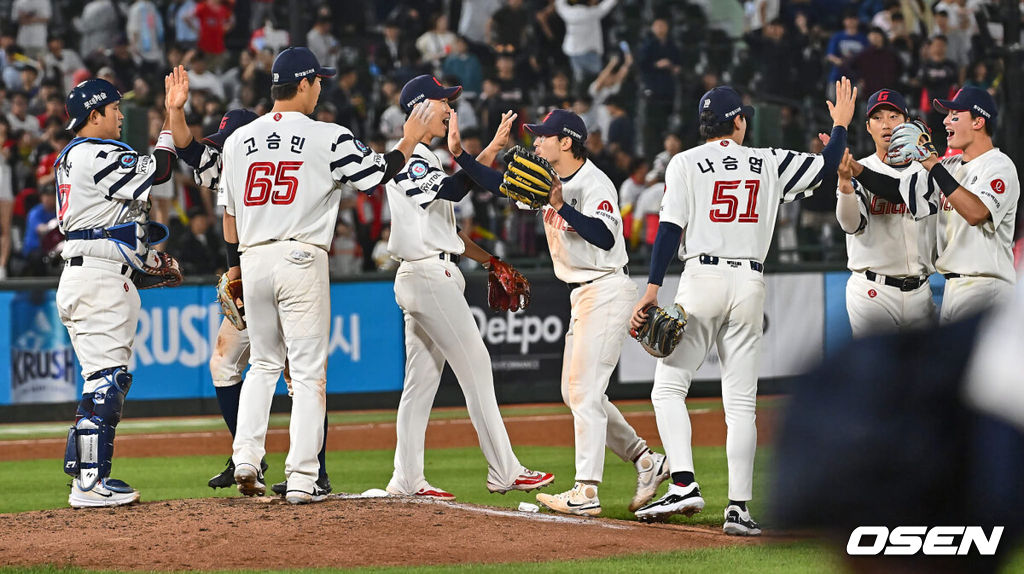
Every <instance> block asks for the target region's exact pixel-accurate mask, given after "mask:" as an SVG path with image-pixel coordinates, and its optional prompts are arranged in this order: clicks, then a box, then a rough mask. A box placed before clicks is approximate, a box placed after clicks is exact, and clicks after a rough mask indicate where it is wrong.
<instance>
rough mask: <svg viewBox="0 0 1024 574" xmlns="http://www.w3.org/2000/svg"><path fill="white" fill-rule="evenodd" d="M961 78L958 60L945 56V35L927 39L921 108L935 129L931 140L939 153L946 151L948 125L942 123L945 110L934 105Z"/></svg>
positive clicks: (949, 93)
mask: <svg viewBox="0 0 1024 574" xmlns="http://www.w3.org/2000/svg"><path fill="white" fill-rule="evenodd" d="M959 78H960V71H959V70H958V69H957V67H956V64H954V63H953V61H952V60H950V59H949V58H947V57H946V37H945V36H935V37H933V38H932V39H931V41H930V42H929V43H928V47H927V49H926V56H925V59H924V60H923V61H922V62H921V74H920V76H919V79H920V82H921V88H922V90H921V111H923V112H926V114H925V122H926V123H927V124H928V127H930V128H931V130H932V141H933V142H934V143H935V149H936V150H937V151H938V152H939V157H942V154H943V153H945V151H946V127H945V126H944V125H942V121H943V120H944V119H945V117H946V114H943V113H940V112H939V111H937V110H935V109H933V108H932V105H931V101H932V100H933V99H935V98H944V99H945V98H951V97H953V92H954V88H955V87H956V83H957V81H958V80H959Z"/></svg>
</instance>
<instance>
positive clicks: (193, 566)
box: [0, 495, 757, 570]
mask: <svg viewBox="0 0 1024 574" xmlns="http://www.w3.org/2000/svg"><path fill="white" fill-rule="evenodd" d="M0 531H2V532H3V533H4V535H3V537H2V540H0V554H2V555H3V557H4V563H6V564H8V565H38V564H53V565H57V566H77V567H81V568H88V569H104V570H106V569H116V570H223V569H284V568H322V567H355V566H411V565H423V564H467V563H481V562H537V561H565V560H573V559H579V558H591V557H601V556H613V555H620V554H636V553H640V552H658V551H669V550H683V549H693V548H703V547H711V546H726V545H734V544H756V543H757V541H756V540H749V539H738V538H735V537H731V536H725V535H724V534H723V533H722V531H721V530H719V529H717V528H710V527H704V526H683V525H677V524H640V523H634V522H627V521H622V520H610V519H600V518H576V517H569V516H561V515H554V514H546V513H539V514H536V513H524V512H517V511H515V510H509V509H504V508H493V507H487V506H476V505H470V504H460V503H452V502H434V501H423V500H411V499H408V498H400V497H388V498H366V497H360V496H353V495H333V496H330V497H328V499H327V500H326V501H324V502H321V503H317V504H310V505H304V506H292V505H289V504H287V503H285V502H284V501H283V500H282V499H277V498H275V499H271V498H256V499H243V498H231V499H225V498H205V499H190V500H168V501H160V502H144V503H142V504H137V505H133V506H128V507H121V508H112V509H87V510H72V509H70V508H68V509H60V510H43V511H35V512H25V513H21V514H7V515H0Z"/></svg>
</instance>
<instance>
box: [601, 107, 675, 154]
mask: <svg viewBox="0 0 1024 574" xmlns="http://www.w3.org/2000/svg"><path fill="white" fill-rule="evenodd" d="M605 108H606V109H607V110H608V116H609V118H611V121H610V122H609V124H608V139H607V141H606V144H607V145H608V149H609V150H611V151H612V153H618V152H619V151H624V152H626V153H629V154H632V153H633V150H634V149H636V148H635V146H636V134H635V133H634V132H633V120H632V119H631V118H630V117H629V115H628V114H627V113H626V104H625V102H624V101H623V98H622V96H613V97H611V98H608V102H607V103H605ZM662 129H664V126H662Z"/></svg>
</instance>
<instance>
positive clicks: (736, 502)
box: [729, 500, 747, 510]
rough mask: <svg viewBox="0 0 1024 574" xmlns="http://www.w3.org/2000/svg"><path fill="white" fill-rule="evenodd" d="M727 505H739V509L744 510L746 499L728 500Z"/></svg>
mask: <svg viewBox="0 0 1024 574" xmlns="http://www.w3.org/2000/svg"><path fill="white" fill-rule="evenodd" d="M729 506H739V507H740V510H746V509H747V501H745V500H742V501H735V500H730V501H729Z"/></svg>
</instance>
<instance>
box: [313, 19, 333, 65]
mask: <svg viewBox="0 0 1024 574" xmlns="http://www.w3.org/2000/svg"><path fill="white" fill-rule="evenodd" d="M306 46H308V47H309V50H310V51H311V52H313V54H314V55H315V56H316V59H317V61H319V62H334V61H335V60H337V58H338V51H339V49H340V45H339V44H338V40H337V38H335V37H334V35H333V34H331V16H330V15H329V14H320V15H318V16H317V18H316V23H314V24H313V27H312V28H310V30H309V32H308V33H306ZM332 65H333V64H332Z"/></svg>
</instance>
